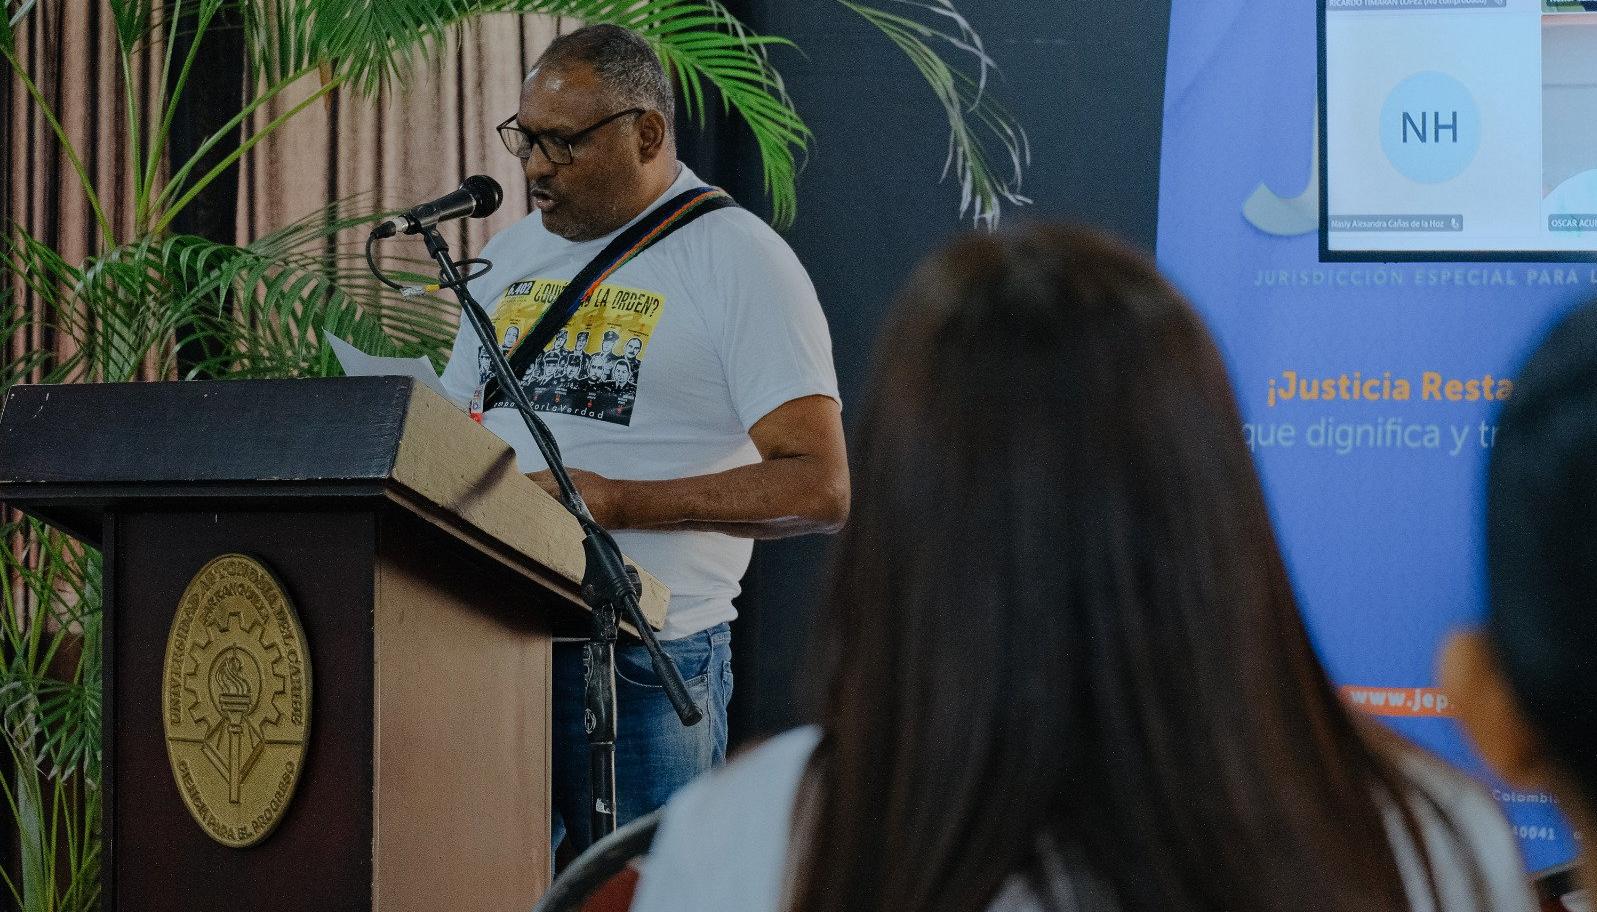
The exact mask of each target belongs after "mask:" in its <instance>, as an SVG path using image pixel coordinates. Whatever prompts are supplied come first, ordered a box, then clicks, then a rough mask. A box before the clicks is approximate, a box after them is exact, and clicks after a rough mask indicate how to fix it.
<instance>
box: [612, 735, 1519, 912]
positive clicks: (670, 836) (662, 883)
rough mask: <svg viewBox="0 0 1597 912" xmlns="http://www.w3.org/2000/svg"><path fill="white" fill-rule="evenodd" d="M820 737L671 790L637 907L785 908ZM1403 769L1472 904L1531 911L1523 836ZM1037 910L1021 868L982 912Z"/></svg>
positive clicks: (672, 911)
mask: <svg viewBox="0 0 1597 912" xmlns="http://www.w3.org/2000/svg"><path fill="white" fill-rule="evenodd" d="M819 739H820V732H819V730H818V729H816V728H814V727H809V728H799V729H794V730H793V731H790V732H787V733H786V734H783V735H780V736H778V737H776V738H773V739H771V740H770V741H767V742H765V743H764V744H762V745H760V746H759V747H758V748H756V749H754V750H752V751H750V752H748V753H747V754H744V755H743V756H742V757H740V758H738V759H737V760H736V761H735V762H733V763H731V764H729V765H728V766H726V767H724V768H722V769H720V770H718V771H716V772H714V773H711V774H710V775H708V776H705V777H701V778H699V779H697V780H695V781H694V782H693V783H691V784H690V785H688V786H687V787H686V788H684V789H682V791H680V792H678V793H677V794H676V796H675V797H674V798H672V799H671V802H670V803H669V804H668V805H666V809H665V819H664V821H663V822H662V824H661V827H660V831H659V833H658V834H657V835H656V837H655V840H654V846H653V848H652V849H651V850H650V852H649V855H648V858H647V859H646V860H645V862H644V867H643V877H642V881H641V882H640V883H639V885H638V892H637V895H636V897H635V898H634V900H633V903H632V912H682V910H685V909H691V910H694V912H782V910H783V906H782V902H783V901H784V899H785V898H786V889H785V888H786V881H787V877H788V866H787V862H788V855H789V849H790V847H789V842H788V836H789V831H790V830H791V828H792V819H793V807H794V800H795V798H796V796H797V793H798V788H799V784H800V781H801V780H802V778H803V775H804V769H805V767H806V766H807V764H808V763H809V758H810V755H811V753H813V752H814V750H815V746H816V744H817V742H818V741H819ZM1404 768H1405V771H1406V772H1407V773H1408V774H1409V776H1410V778H1412V779H1413V780H1414V782H1415V783H1416V785H1417V786H1418V787H1419V788H1421V789H1423V790H1424V791H1425V792H1426V793H1427V795H1428V796H1429V797H1430V798H1431V800H1433V801H1435V802H1436V804H1437V805H1439V806H1440V807H1441V808H1443V809H1444V810H1445V811H1446V812H1447V814H1448V818H1449V819H1450V820H1452V821H1453V822H1454V823H1455V824H1456V825H1457V827H1458V835H1459V837H1461V838H1462V840H1463V841H1464V842H1465V843H1466V844H1467V846H1468V851H1469V852H1470V854H1471V855H1472V856H1473V858H1474V861H1475V863H1476V864H1477V865H1479V867H1480V870H1481V873H1482V875H1483V877H1484V880H1485V887H1486V890H1487V902H1488V905H1487V907H1486V908H1485V909H1484V910H1479V912H1533V910H1534V909H1535V908H1536V906H1535V903H1534V902H1533V900H1532V898H1531V894H1530V889H1529V886H1528V883H1527V880H1526V878H1525V874H1524V871H1523V869H1522V868H1521V866H1520V859H1519V848H1518V845H1517V844H1516V843H1515V841H1514V836H1513V833H1511V832H1510V831H1509V829H1508V825H1507V824H1506V823H1505V822H1504V821H1503V818H1502V815H1501V814H1500V813H1499V812H1498V809H1497V806H1496V804H1495V803H1493V801H1492V799H1491V797H1490V796H1489V795H1487V794H1486V792H1485V791H1483V790H1482V789H1481V788H1480V787H1478V786H1477V785H1476V784H1475V783H1474V782H1473V781H1472V780H1470V779H1469V778H1467V777H1466V776H1464V775H1463V774H1462V773H1459V772H1457V771H1455V770H1453V769H1452V768H1451V767H1448V766H1445V765H1444V764H1442V763H1440V762H1438V761H1434V760H1431V759H1430V758H1428V757H1424V756H1421V755H1413V756H1412V758H1409V757H1405V760H1404ZM1415 804H1417V805H1419V808H1418V810H1417V813H1418V814H1419V817H1420V821H1421V827H1422V829H1423V831H1424V835H1425V841H1426V845H1427V846H1428V847H1429V848H1430V850H1431V852H1432V859H1431V861H1432V864H1433V865H1434V867H1435V869H1436V876H1437V881H1438V884H1437V886H1438V889H1439V891H1440V893H1441V899H1442V908H1443V910H1448V912H1452V910H1460V912H1465V910H1468V912H1476V910H1477V909H1478V906H1477V903H1476V902H1475V892H1474V887H1473V886H1472V883H1471V879H1470V877H1469V876H1468V874H1467V873H1466V871H1465V870H1464V869H1461V868H1460V866H1459V860H1460V859H1459V858H1458V857H1457V855H1456V854H1455V848H1454V846H1455V840H1454V838H1453V837H1452V836H1450V835H1449V831H1448V829H1447V826H1446V824H1445V823H1444V822H1443V820H1442V818H1441V817H1440V816H1439V815H1438V814H1437V813H1436V811H1435V810H1434V809H1433V808H1431V807H1430V805H1429V804H1428V803H1427V802H1423V801H1421V802H1415ZM1387 828H1388V831H1389V832H1390V833H1391V834H1392V839H1393V842H1394V843H1395V845H1396V847H1395V849H1394V851H1395V853H1396V856H1397V861H1398V867H1399V869H1400V870H1401V871H1402V876H1403V881H1404V884H1405V885H1406V886H1407V888H1408V893H1409V896H1410V897H1412V900H1411V901H1412V903H1413V909H1414V910H1415V912H1437V910H1435V909H1433V907H1432V905H1431V899H1430V892H1429V890H1428V889H1427V887H1426V884H1425V874H1424V870H1423V868H1421V866H1420V865H1419V859H1418V856H1417V855H1416V852H1415V848H1414V846H1413V844H1412V842H1411V841H1410V840H1409V839H1408V837H1407V835H1406V832H1407V831H1406V830H1404V829H1403V827H1402V826H1401V825H1400V823H1399V821H1398V818H1397V816H1396V813H1395V812H1393V813H1390V814H1388V815H1387ZM1072 886H1073V887H1075V888H1076V889H1075V890H1074V892H1076V893H1077V895H1078V896H1079V895H1082V894H1083V892H1085V893H1087V894H1088V895H1091V894H1093V893H1095V892H1097V891H1099V890H1101V889H1102V888H1101V886H1100V885H1097V884H1091V883H1083V884H1073V885H1072ZM1083 888H1085V889H1083ZM1093 905H1094V906H1095V907H1096V906H1097V905H1099V904H1097V903H1094V904H1093ZM1041 908H1042V906H1041V904H1039V903H1037V902H1036V900H1035V899H1034V898H1033V896H1032V894H1031V893H1030V891H1029V890H1028V889H1027V888H1026V887H1025V885H1024V884H1023V883H1022V882H1021V881H1020V880H1019V879H1018V878H1017V879H1015V880H1013V881H1011V882H1010V884H1009V885H1008V886H1007V887H1006V888H1005V889H1004V890H1003V891H1002V893H1001V894H1000V895H999V897H998V898H997V900H995V901H994V903H993V905H992V906H990V907H989V910H990V912H1037V910H1040V909H1041Z"/></svg>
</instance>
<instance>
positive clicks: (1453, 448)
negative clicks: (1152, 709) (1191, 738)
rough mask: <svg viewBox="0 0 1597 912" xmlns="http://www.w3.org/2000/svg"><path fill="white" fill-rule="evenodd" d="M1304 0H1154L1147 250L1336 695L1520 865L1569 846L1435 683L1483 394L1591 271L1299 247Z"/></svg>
mask: <svg viewBox="0 0 1597 912" xmlns="http://www.w3.org/2000/svg"><path fill="white" fill-rule="evenodd" d="M1316 16H1317V13H1316V10H1315V5H1314V4H1313V3H1306V2H1299V3H1281V2H1279V0H1175V2H1174V9H1173V11H1172V19H1171V30H1170V32H1171V39H1170V56H1169V69H1168V73H1167V85H1166V96H1165V125H1164V147H1163V165H1162V178H1161V189H1160V197H1161V198H1160V207H1159V259H1160V262H1161V265H1162V266H1163V268H1164V269H1165V271H1166V272H1167V274H1169V275H1170V276H1171V277H1172V278H1173V279H1174V280H1175V281H1176V283H1177V284H1178V285H1180V286H1181V287H1182V289H1183V290H1184V291H1185V292H1186V293H1187V294H1188V295H1189V296H1190V297H1191V298H1192V300H1193V301H1194V302H1195V304H1196V305H1197V306H1198V307H1199V308H1200V310H1202V311H1203V313H1204V315H1205V317H1206V319H1207V320H1208V323H1209V325H1210V326H1211V328H1212V329H1213V331H1214V332H1215V334H1216V336H1217V338H1218V340H1219V342H1220V345H1221V348H1222V350H1223V351H1224V353H1225V356H1226V358H1227V361H1228V363H1229V365H1230V368H1231V372H1232V378H1233V380H1234V382H1235V384H1236V388H1237V393H1238V396H1239V398H1240V400H1241V404H1242V410H1243V414H1244V419H1245V421H1246V422H1247V433H1248V439H1249V443H1250V446H1252V448H1253V450H1254V457H1255V459H1256V461H1257V464H1258V466H1259V469H1260V472H1261V474H1262V476H1263V478H1264V482H1265V487H1266V490H1267V492H1268V495H1269V498H1270V503H1271V509H1272V513H1273V516H1274V518H1275V522H1276V528H1277V530H1278V532H1279V535H1280V539H1281V544H1282V548H1283V550H1284V553H1285V556H1286V559H1287V563H1288V566H1289V568H1290V569H1291V571H1292V574H1293V578H1294V580H1295V582H1296V585H1297V591H1298V594H1299V597H1300V599H1301V602H1302V605H1303V609H1304V612H1305V614H1306V617H1307V621H1308V626H1309V630H1310V634H1311V636H1312V637H1313V639H1314V642H1315V646H1316V648H1317V649H1318V650H1319V652H1320V655H1321V656H1322V657H1323V659H1324V661H1325V663H1326V665H1327V667H1328V668H1329V669H1330V673H1331V676H1332V678H1333V679H1334V680H1335V681H1336V683H1337V684H1338V685H1339V686H1340V687H1341V688H1342V692H1343V694H1344V696H1345V697H1346V698H1347V699H1348V700H1349V701H1350V702H1351V703H1353V704H1355V705H1358V706H1360V707H1362V708H1363V709H1364V710H1365V711H1367V712H1370V713H1372V714H1374V715H1376V716H1378V717H1380V718H1381V719H1382V720H1383V721H1385V722H1386V723H1388V724H1390V725H1391V726H1393V727H1394V728H1395V729H1397V730H1398V731H1400V732H1402V733H1403V734H1405V735H1407V736H1408V737H1409V738H1411V739H1412V740H1414V741H1416V742H1418V743H1419V744H1421V745H1423V746H1424V747H1426V748H1429V749H1430V750H1432V751H1435V752H1437V753H1438V754H1440V755H1441V756H1443V757H1444V758H1446V759H1447V760H1449V761H1450V762H1452V763H1454V764H1456V765H1458V766H1460V767H1462V768H1463V769H1465V770H1467V771H1469V772H1471V773H1472V774H1475V775H1477V776H1479V777H1480V778H1481V779H1482V781H1483V782H1486V783H1488V785H1489V786H1490V787H1491V788H1492V790H1493V793H1494V794H1495V795H1496V796H1497V798H1498V799H1499V801H1500V802H1501V804H1502V806H1503V809H1504V811H1505V812H1506V814H1507V816H1508V818H1509V820H1510V822H1511V823H1512V824H1513V826H1514V828H1515V831H1516V833H1517V834H1518V835H1519V837H1520V841H1521V846H1522V848H1523V851H1524V856H1525V862H1526V864H1527V866H1528V867H1529V868H1530V869H1531V870H1533V871H1538V870H1545V869H1547V868H1549V867H1553V866H1555V865H1558V864H1562V863H1564V862H1567V861H1570V860H1572V859H1573V857H1574V855H1575V848H1574V843H1573V839H1572V836H1571V833H1570V830H1569V827H1568V825H1567V824H1566V823H1564V822H1563V820H1562V818H1561V817H1560V815H1559V814H1558V812H1557V809H1556V807H1555V806H1554V805H1553V803H1552V801H1551V799H1550V798H1549V797H1548V796H1546V795H1542V794H1525V793H1520V792H1516V791H1514V790H1513V789H1511V788H1509V787H1507V786H1505V785H1503V784H1502V783H1500V782H1497V781H1495V780H1493V779H1491V778H1490V777H1489V775H1488V774H1487V773H1486V771H1485V770H1484V768H1483V766H1482V765H1481V763H1480V762H1479V760H1478V759H1476V758H1475V757H1474V755H1473V754H1472V753H1471V752H1470V750H1469V748H1468V747H1467V745H1466V744H1465V742H1464V740H1463V738H1462V736H1461V734H1460V732H1459V730H1458V727H1457V725H1456V723H1455V722H1454V721H1453V720H1452V719H1451V718H1450V715H1451V713H1450V707H1449V704H1448V701H1447V698H1446V696H1445V695H1444V694H1442V693H1441V692H1440V691H1439V690H1438V689H1437V688H1436V680H1435V670H1434V663H1435V653H1436V649H1437V647H1438V645H1439V643H1440V641H1441V639H1442V637H1443V636H1444V634H1445V633H1446V632H1447V631H1448V630H1449V629H1450V628H1452V627H1455V626H1458V625H1461V624H1465V623H1469V622H1472V621H1475V620H1477V619H1478V618H1479V617H1480V614H1481V611H1482V606H1483V602H1482V589H1483V581H1482V563H1481V537H1482V536H1481V517H1480V510H1481V504H1482V500H1483V498H1482V490H1483V477H1484V466H1485V459H1486V457H1487V455H1488V453H1489V452H1490V448H1491V446H1492V445H1493V440H1494V436H1495V433H1496V431H1495V428H1494V426H1493V422H1494V421H1495V416H1496V406H1497V405H1498V403H1499V401H1500V400H1501V399H1502V398H1504V397H1505V396H1508V395H1511V393H1512V380H1513V376H1512V373H1513V370H1514V369H1515V368H1516V367H1517V365H1518V364H1519V363H1520V361H1521V359H1522V358H1523V356H1524V355H1525V354H1526V353H1527V351H1528V350H1529V346H1530V345H1531V344H1532V343H1533V342H1534V340H1535V339H1536V338H1537V337H1539V335H1540V334H1541V332H1542V331H1543V330H1544V329H1545V328H1546V327H1547V326H1548V324H1549V323H1550V322H1551V320H1552V319H1554V318H1555V317H1556V315H1557V314H1559V313H1560V312H1562V311H1563V310H1564V309H1566V308H1567V307H1568V306H1570V305H1572V304H1574V303H1575V302H1576V301H1578V300H1579V299H1581V298H1582V297H1584V296H1590V295H1591V294H1593V293H1594V289H1597V266H1594V265H1589V264H1571V263H1563V264H1555V265H1543V264H1533V263H1506V262H1500V263H1490V262H1471V263H1457V264H1454V263H1390V264H1389V263H1324V264H1322V263H1321V262H1320V260H1319V239H1318V230H1319V215H1320V213H1319V196H1320V194H1319V178H1318V170H1319V167H1318V166H1319V158H1318V142H1317V140H1318V137H1317V120H1318V117H1317V114H1318V112H1317V107H1316V106H1317V103H1318V102H1317V98H1318V94H1317V73H1316V50H1317V45H1316V42H1317V40H1318V38H1317V21H1316Z"/></svg>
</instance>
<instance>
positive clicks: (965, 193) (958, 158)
mask: <svg viewBox="0 0 1597 912" xmlns="http://www.w3.org/2000/svg"><path fill="white" fill-rule="evenodd" d="M838 2H839V3H841V4H842V5H843V6H844V7H847V8H848V9H850V10H852V11H854V12H855V13H858V14H859V15H860V16H862V17H863V18H864V19H865V20H866V21H868V22H870V23H871V24H872V25H874V26H876V28H878V29H879V30H881V32H882V33H883V34H884V35H886V36H887V38H888V40H889V41H891V42H892V43H893V44H894V45H896V46H897V47H898V48H899V50H901V51H903V52H904V54H905V56H907V57H908V58H909V59H910V62H911V63H913V64H914V65H915V69H916V70H918V71H919V72H920V74H921V76H922V77H923V78H924V79H925V80H926V82H927V84H928V85H929V86H930V87H931V89H932V93H933V94H934V95H935V96H936V97H937V101H938V103H939V104H941V105H942V107H943V112H944V114H946V115H947V117H948V158H947V160H946V161H945V163H944V166H943V176H944V177H945V178H946V177H947V176H948V175H949V174H954V175H955V176H956V178H957V179H958V181H959V186H960V199H959V211H960V214H961V215H964V214H965V213H967V212H969V213H971V215H972V217H973V219H974V221H975V222H976V224H977V225H987V226H989V227H991V226H995V225H997V223H998V219H999V217H1000V215H1001V214H1002V212H1003V206H1004V204H1005V203H1008V204H1010V205H1025V204H1026V203H1029V202H1031V200H1029V199H1027V198H1026V197H1024V196H1021V195H1020V184H1021V179H1022V177H1023V175H1024V172H1025V168H1026V167H1027V166H1028V165H1030V163H1031V145H1030V142H1029V140H1028V139H1027V137H1026V132H1025V130H1024V128H1022V127H1021V126H1020V125H1019V123H1018V121H1016V119H1015V118H1014V116H1013V115H1011V114H1010V113H1009V112H1008V111H1007V110H1006V109H1005V108H1004V107H1003V106H1002V105H1001V104H999V103H998V102H997V101H996V100H995V99H994V98H993V97H992V96H991V95H990V94H989V93H988V92H987V80H988V74H989V73H990V72H993V71H996V69H997V65H996V64H995V63H994V62H993V59H992V58H991V57H990V56H988V54H987V51H986V49H985V48H984V47H983V46H982V41H981V36H980V35H979V34H977V32H976V30H975V29H974V28H972V27H971V25H970V23H969V22H968V21H967V20H966V19H965V18H964V17H963V16H962V15H960V13H959V11H958V10H957V9H956V8H955V7H954V4H953V2H952V0H894V2H895V3H897V4H898V5H900V6H903V7H909V8H910V10H911V11H912V12H918V13H919V14H920V15H922V16H925V17H935V18H941V19H945V20H947V21H948V22H951V23H953V26H954V31H952V32H950V31H948V30H946V29H945V28H937V27H935V26H932V25H928V24H927V23H925V22H922V21H920V20H919V19H916V18H913V17H912V16H910V15H903V14H899V13H894V12H890V11H888V10H887V9H883V8H881V7H876V6H871V5H868V4H865V3H860V2H856V0H838ZM936 44H944V45H947V46H949V47H951V48H953V49H955V50H957V51H959V52H962V53H964V54H966V55H968V56H969V57H970V58H971V59H973V60H974V61H975V64H976V67H977V75H976V76H975V77H974V78H972V77H971V76H970V75H969V74H967V73H965V72H963V71H961V70H959V69H957V68H956V67H954V66H953V65H952V64H950V63H949V62H948V61H947V60H946V59H944V57H943V56H942V54H940V53H938V51H937V48H936V46H935V45H936ZM993 145H996V146H997V147H998V150H999V152H1000V154H1001V155H1002V156H1003V158H1005V159H1007V162H1006V164H1007V165H1008V171H1009V174H1008V176H1007V177H1003V176H1000V174H999V171H998V168H997V167H996V166H995V164H994V157H995V156H994V153H993V151H992V149H991V146H993Z"/></svg>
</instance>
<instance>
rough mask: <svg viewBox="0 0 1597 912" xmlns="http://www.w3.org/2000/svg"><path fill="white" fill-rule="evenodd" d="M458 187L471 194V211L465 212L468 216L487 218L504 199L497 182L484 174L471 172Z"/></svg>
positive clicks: (502, 191)
mask: <svg viewBox="0 0 1597 912" xmlns="http://www.w3.org/2000/svg"><path fill="white" fill-rule="evenodd" d="M460 189H462V190H464V191H466V192H467V193H469V194H471V198H472V201H473V203H474V205H473V206H472V207H471V212H469V213H467V216H468V217H469V218H487V217H488V216H490V215H493V214H494V212H495V211H496V210H498V208H499V204H500V203H502V202H504V200H505V191H504V190H503V189H502V188H500V186H499V182H498V181H496V180H494V179H493V178H491V177H489V176H488V175H486V174H473V175H472V176H470V177H468V178H466V180H465V181H464V182H463V183H462V184H461V185H460Z"/></svg>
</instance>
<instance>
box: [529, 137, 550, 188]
mask: <svg viewBox="0 0 1597 912" xmlns="http://www.w3.org/2000/svg"><path fill="white" fill-rule="evenodd" d="M521 167H522V168H523V169H524V170H525V171H526V172H527V182H528V183H536V182H538V181H540V180H543V179H545V178H547V177H552V176H553V175H554V173H555V163H554V162H552V161H550V160H549V156H547V155H544V154H543V147H542V146H540V145H538V144H537V143H533V144H532V154H531V155H529V156H527V158H526V159H525V160H524V161H523V162H522V163H521Z"/></svg>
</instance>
